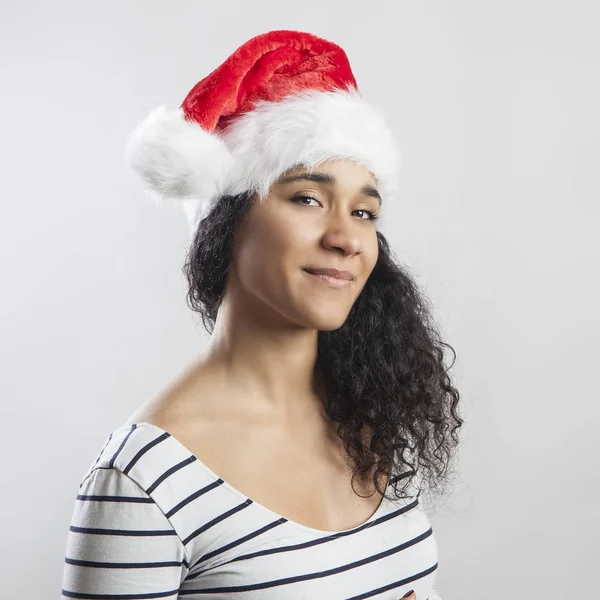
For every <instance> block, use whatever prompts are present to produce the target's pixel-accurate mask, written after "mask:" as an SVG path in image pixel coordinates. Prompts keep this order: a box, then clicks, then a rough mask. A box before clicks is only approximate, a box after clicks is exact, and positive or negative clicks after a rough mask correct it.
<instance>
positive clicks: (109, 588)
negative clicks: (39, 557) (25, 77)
mask: <svg viewBox="0 0 600 600" xmlns="http://www.w3.org/2000/svg"><path fill="white" fill-rule="evenodd" d="M128 152H129V157H130V160H131V162H132V165H133V166H134V168H135V169H136V170H137V171H138V172H139V173H140V174H141V175H142V176H143V177H144V178H145V179H146V181H147V183H148V185H149V186H150V187H151V189H152V190H153V192H154V193H155V194H158V196H159V197H160V198H163V199H171V200H173V201H176V202H180V203H181V205H182V207H183V208H184V210H185V212H186V214H187V216H188V218H189V223H190V226H191V231H192V243H191V245H190V248H189V252H188V256H187V260H186V264H185V268H184V272H185V275H186V277H187V281H188V283H189V293H188V303H189V305H190V307H191V308H192V309H193V310H194V311H197V312H198V313H199V314H200V315H201V317H202V320H203V323H204V326H205V327H206V329H207V331H208V332H209V333H210V334H211V338H210V342H209V343H208V346H207V347H206V348H205V349H204V351H203V352H201V353H200V354H199V355H198V356H197V357H196V358H195V359H194V360H193V361H192V362H191V363H190V364H189V365H188V366H186V368H185V369H183V370H182V372H181V373H180V374H179V375H178V376H177V377H176V378H175V379H174V380H173V381H172V382H170V383H169V385H167V386H166V387H165V388H164V389H163V390H161V391H160V392H159V393H158V394H157V395H156V396H155V397H154V398H152V399H151V400H150V401H148V402H147V403H145V404H144V405H142V406H140V407H139V409H138V410H137V411H136V412H135V413H134V414H133V415H132V416H131V417H130V418H129V420H128V421H126V422H125V423H124V424H123V425H121V426H120V427H118V428H117V429H115V430H114V431H112V432H111V433H110V435H109V436H108V437H107V439H106V440H105V444H104V445H103V447H102V449H101V451H100V453H99V455H98V456H97V457H96V458H95V460H94V462H93V464H92V465H91V466H90V469H89V470H88V472H87V473H86V474H85V477H84V479H83V481H82V483H81V486H80V493H79V495H78V496H77V500H76V505H75V510H74V512H73V518H72V524H71V528H70V532H69V537H68V543H67V556H66V565H65V570H64V577H63V590H62V594H63V597H65V598H112V597H114V598H139V599H141V598H184V597H185V598H190V599H192V598H198V599H200V598H203V599H204V598H214V599H228V600H229V599H240V600H242V599H243V600H255V599H261V600H271V599H286V600H296V599H301V598H302V599H308V598H310V599H315V600H316V599H319V600H320V599H324V600H332V599H338V598H339V599H342V598H344V599H350V598H353V599H358V598H377V599H381V600H396V599H398V598H404V597H409V598H412V599H414V598H417V599H418V600H427V599H429V600H434V599H439V596H438V595H437V594H436V592H435V590H434V580H435V575H436V569H437V567H438V552H437V545H436V542H435V538H434V536H433V531H432V528H431V525H430V523H429V520H428V517H427V515H426V513H425V511H424V509H423V507H422V505H421V500H422V497H421V492H422V489H423V487H424V486H425V485H427V487H428V490H429V491H432V490H434V489H440V484H441V482H442V481H445V480H447V472H448V469H447V467H448V465H449V463H450V459H451V456H452V450H453V448H454V447H455V446H456V444H457V442H458V439H457V436H456V430H457V429H459V427H460V426H461V424H462V420H461V419H460V417H459V415H458V413H457V404H458V399H459V394H458V392H457V390H456V389H455V388H454V387H452V385H451V383H450V380H449V377H448V374H447V368H446V367H445V366H444V362H443V358H444V354H443V347H444V346H447V347H450V346H448V345H447V344H445V343H443V342H442V341H440V339H439V335H438V334H437V332H436V330H435V328H434V326H433V324H432V320H431V317H430V315H429V314H428V311H427V306H426V301H425V299H424V297H423V296H422V295H420V293H419V291H418V289H417V287H416V285H415V283H414V282H413V281H412V280H411V278H410V276H409V275H408V273H407V272H406V271H405V270H404V269H403V268H402V267H401V266H399V265H398V264H397V263H396V262H395V261H394V260H393V257H392V253H391V251H390V249H389V247H388V245H387V242H386V240H385V238H384V237H383V235H382V234H381V233H380V232H379V231H378V229H377V223H378V219H379V218H380V217H381V214H382V211H383V210H384V207H387V206H389V205H390V204H391V203H392V202H393V201H394V195H395V192H396V189H397V188H396V186H397V170H398V159H399V154H398V152H397V150H396V147H395V144H394V141H393V137H392V135H391V134H390V132H389V130H388V129H387V127H386V125H385V123H384V121H383V119H382V117H381V116H380V115H379V113H378V112H377V111H376V110H375V109H373V108H372V107H370V106H369V105H368V104H367V103H366V102H365V101H364V100H363V99H362V98H361V96H360V95H359V93H358V90H357V86H356V81H355V80H354V77H353V75H352V71H351V69H350V66H349V64H348V60H347V58H346V55H345V53H344V52H343V50H342V49H341V48H340V47H339V46H337V45H335V44H333V43H331V42H328V41H327V40H323V39H321V38H318V37H316V36H314V35H311V34H308V33H303V32H296V31H272V32H269V33H266V34H262V35H259V36H257V37H255V38H252V39H251V40H249V41H248V42H246V43H245V44H244V45H243V46H241V47H240V48H238V49H237V50H236V51H235V52H234V53H233V54H232V55H231V56H230V57H229V58H228V59H227V60H226V61H225V62H224V63H223V64H222V65H221V66H220V67H219V68H218V69H216V70H215V71H213V73H211V74H210V75H209V76H208V77H206V78H204V79H203V80H202V81H200V82H199V83H198V84H196V86H194V88H193V89H192V90H191V91H190V92H189V94H188V95H187V97H186V99H185V100H184V102H183V104H182V106H181V107H180V109H179V110H178V111H175V112H169V111H167V110H166V109H165V108H164V107H160V108H159V109H157V110H155V111H153V112H152V113H151V114H150V116H149V117H148V118H147V119H146V120H145V121H144V122H143V123H141V124H140V126H138V128H137V129H136V130H135V132H134V133H133V134H132V137H131V139H130V141H129V145H128ZM450 348H451V347H450Z"/></svg>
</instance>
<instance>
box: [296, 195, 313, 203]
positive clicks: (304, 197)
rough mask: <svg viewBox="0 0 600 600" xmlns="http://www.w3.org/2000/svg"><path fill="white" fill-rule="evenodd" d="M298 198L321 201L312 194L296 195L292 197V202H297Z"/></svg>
mask: <svg viewBox="0 0 600 600" xmlns="http://www.w3.org/2000/svg"><path fill="white" fill-rule="evenodd" d="M298 200H314V201H315V202H319V201H318V200H317V199H316V198H313V197H312V196H294V197H293V198H292V202H297V201H298Z"/></svg>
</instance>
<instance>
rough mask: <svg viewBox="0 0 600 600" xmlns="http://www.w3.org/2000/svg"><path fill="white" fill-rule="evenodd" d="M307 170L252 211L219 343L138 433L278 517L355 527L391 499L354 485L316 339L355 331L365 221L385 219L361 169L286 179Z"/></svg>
mask: <svg viewBox="0 0 600 600" xmlns="http://www.w3.org/2000/svg"><path fill="white" fill-rule="evenodd" d="M302 172H306V171H304V170H303V169H301V168H297V169H293V170H290V171H288V172H286V173H283V174H282V176H281V177H280V179H279V180H278V181H276V182H275V183H274V184H273V185H272V186H271V188H270V191H269V194H268V196H267V198H266V199H264V200H263V201H262V202H259V201H255V202H253V204H252V206H251V207H250V208H249V210H248V212H247V214H246V215H245V217H244V219H243V221H242V223H241V224H240V228H239V229H238V231H237V233H236V238H235V244H234V249H233V259H232V265H231V268H230V270H229V273H228V281H227V287H226V293H225V297H224V300H223V303H222V305H221V306H220V308H219V313H218V316H217V320H216V324H215V328H214V332H213V334H212V336H211V338H210V342H209V344H208V345H207V347H206V348H205V350H204V351H203V352H202V354H201V355H199V356H198V357H196V358H195V360H193V361H192V362H191V363H190V364H189V365H188V366H187V367H186V368H185V369H184V370H183V371H182V372H181V373H180V374H179V375H178V376H177V377H175V378H174V379H173V381H172V382H171V383H170V384H169V385H168V386H167V387H166V388H165V389H163V390H162V391H161V392H160V393H159V394H158V395H157V396H156V397H155V398H153V399H151V400H150V401H149V402H147V403H146V404H145V405H143V406H142V407H141V408H140V409H139V410H138V411H137V412H136V413H134V414H133V415H132V416H131V417H130V419H129V420H128V421H127V423H128V424H131V423H134V422H140V421H145V422H149V423H154V424H156V425H158V426H159V427H162V428H163V429H165V430H167V431H169V432H170V433H171V434H172V435H174V436H175V437H176V438H177V439H179V440H180V441H182V442H183V443H184V445H185V446H186V447H188V448H189V449H190V450H191V451H192V452H193V453H194V454H196V455H197V456H201V457H202V459H203V461H204V462H205V463H207V464H208V465H209V466H210V467H211V468H212V470H213V471H215V472H216V473H218V474H219V475H220V476H221V477H222V478H223V479H224V480H225V481H228V482H229V483H230V484H232V485H233V486H234V487H236V488H237V489H239V490H240V491H242V492H243V493H245V494H246V495H247V496H249V497H251V498H254V500H255V501H257V502H259V503H262V504H265V505H266V506H268V507H269V508H271V509H272V510H275V511H276V512H278V513H279V514H283V515H285V516H286V517H288V518H290V519H292V520H294V521H297V522H299V523H304V524H307V525H308V526H312V527H316V528H320V529H331V530H334V529H346V528H350V527H354V526H358V525H360V524H362V523H363V522H364V521H366V520H367V518H369V517H370V516H371V515H372V514H373V513H374V512H375V510H376V509H377V507H378V506H379V504H380V501H381V496H380V495H379V494H373V495H372V497H369V498H360V497H359V496H357V495H356V493H355V491H354V490H352V487H351V485H350V480H351V469H350V465H349V463H348V461H347V457H346V455H345V452H344V451H343V449H342V445H341V442H340V440H339V438H338V436H337V434H336V432H335V424H334V423H332V422H331V421H330V420H329V419H328V418H327V416H326V415H325V413H324V410H323V408H322V406H323V396H322V391H321V390H319V389H318V386H317V384H316V381H315V377H314V366H315V361H316V352H317V335H318V331H319V330H334V329H337V328H338V327H340V326H341V325H342V324H343V323H344V321H345V319H346V318H347V316H348V313H349V312H350V309H351V308H352V305H353V304H354V302H355V301H356V299H357V297H358V296H359V294H360V292H361V290H362V289H363V287H364V285H365V283H366V281H367V279H368V277H369V275H370V274H371V272H372V270H373V268H374V266H375V264H376V261H377V256H378V244H377V235H376V225H375V223H376V222H375V221H374V220H371V219H370V215H369V214H368V213H367V212H365V211H366V210H369V211H372V212H373V213H374V214H377V213H378V212H379V210H380V201H379V199H378V198H377V197H375V196H376V194H374V193H373V190H375V191H376V189H377V182H376V180H375V179H374V177H373V175H372V174H371V173H370V172H369V171H368V170H367V169H366V168H365V167H363V166H362V165H359V164H357V163H354V162H353V161H349V160H332V161H328V162H326V163H322V164H321V165H319V166H318V167H315V168H314V169H313V173H324V174H328V175H330V176H331V177H333V178H334V183H322V182H314V181H307V180H299V181H295V182H287V183H285V182H283V181H282V178H283V177H286V176H292V175H298V174H300V173H302ZM365 185H368V186H370V189H371V193H365V191H364V189H363V188H364V186H365ZM301 196H310V197H311V198H310V199H308V198H300V197H301ZM294 198H297V200H294ZM256 200H257V199H256ZM309 265H310V266H316V267H334V268H337V269H346V270H348V271H351V272H352V273H353V274H354V275H355V279H354V280H353V281H352V284H351V286H350V287H347V288H340V289H337V288H333V287H330V286H329V285H327V284H325V283H323V282H321V281H320V280H318V279H316V278H315V277H314V276H312V275H309V274H307V273H306V272H304V271H303V270H302V268H303V267H306V266H309ZM382 483H383V485H385V483H386V480H385V479H384V480H383V481H382ZM355 487H356V485H355ZM358 488H359V489H360V486H358ZM298 490H302V492H298ZM363 491H364V493H366V494H369V493H373V491H374V490H373V487H370V488H369V487H366V488H363ZM323 524H327V525H323Z"/></svg>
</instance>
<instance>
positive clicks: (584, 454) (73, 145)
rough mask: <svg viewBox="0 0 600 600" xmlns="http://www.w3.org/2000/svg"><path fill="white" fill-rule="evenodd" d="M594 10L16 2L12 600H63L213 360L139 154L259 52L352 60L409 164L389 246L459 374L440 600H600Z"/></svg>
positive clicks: (7, 522) (543, 4) (7, 331)
mask: <svg viewBox="0 0 600 600" xmlns="http://www.w3.org/2000/svg"><path fill="white" fill-rule="evenodd" d="M599 6H600V5H599V4H598V3H597V2H592V1H589V2H583V1H572V2H568V3H567V2H557V1H541V0H540V1H538V2H534V1H532V0H519V1H515V0H513V1H507V0H503V1H499V0H495V1H487V2H481V1H476V0H454V1H453V2H450V1H448V2H443V1H441V0H436V1H430V2H407V1H392V0H388V1H387V2H378V1H374V0H372V1H370V2H358V1H349V0H337V1H333V0H329V1H324V0H321V1H318V2H314V1H311V0H305V1H303V2H290V1H283V0H279V1H277V2H275V1H272V2H267V1H265V0H263V1H256V0H254V1H252V2H249V1H242V0H236V1H233V0H229V1H228V2H200V1H197V2H191V1H186V2H182V1H174V2H167V1H166V0H165V1H163V2H157V1H144V2H141V1H138V2H132V1H123V0H121V1H119V2H116V1H115V0H111V1H107V0H104V1H103V2H95V3H91V2H66V1H63V2H41V1H39V0H38V1H31V2H2V3H1V14H0V44H1V53H0V61H1V67H2V73H1V75H2V76H1V78H0V102H1V103H2V110H1V111H0V127H1V142H0V143H1V164H2V194H1V203H2V204H1V213H0V214H1V219H0V244H1V248H0V250H1V252H0V256H1V260H2V265H1V268H2V278H1V283H2V294H0V307H1V315H2V320H1V324H2V331H1V336H0V358H1V360H2V375H1V381H0V398H1V399H2V409H1V410H2V412H1V414H0V418H1V419H2V435H1V436H0V444H1V448H0V451H1V452H2V463H3V474H2V478H1V484H0V485H2V495H1V502H2V522H3V523H2V536H1V538H0V551H1V556H2V561H0V569H1V571H2V572H1V573H0V575H1V579H2V596H3V597H6V598H34V597H35V598H39V599H42V598H44V599H45V598H56V597H58V596H59V595H60V588H61V578H62V568H63V560H64V551H65V543H66V536H67V531H68V525H69V520H70V516H71V512H72V509H73V507H74V499H75V496H76V494H77V491H78V484H79V481H80V479H81V477H82V475H83V473H84V471H85V470H86V469H87V467H88V466H89V465H90V464H91V462H92V460H93V458H94V457H95V455H96V453H97V452H98V451H99V450H100V446H101V443H102V442H103V440H104V439H105V437H106V436H107V435H108V432H109V431H111V430H112V429H113V428H115V427H117V426H119V425H120V424H121V423H122V422H123V421H124V420H125V419H126V418H127V417H128V416H129V415H130V414H131V413H132V412H133V411H134V410H135V409H136V408H137V407H138V406H139V405H140V404H141V403H142V402H143V401H144V400H146V399H147V398H148V397H149V396H151V395H152V394H154V393H155V392H156V391H157V390H158V389H159V388H160V387H162V386H163V385H164V384H165V383H166V382H167V381H168V380H169V379H170V378H171V377H172V376H173V375H174V374H175V373H176V372H178V371H179V369H180V368H182V367H183V365H184V364H185V363H186V362H187V361H188V360H189V359H190V358H191V357H192V356H193V355H194V354H196V353H197V352H198V351H199V349H200V348H201V347H202V346H203V344H205V342H206V339H207V334H205V333H204V332H203V330H202V328H201V326H200V325H199V324H198V321H196V320H195V319H194V317H193V315H192V313H190V312H189V310H188V309H187V308H186V306H185V302H184V293H185V286H184V280H183V277H182V275H181V266H182V262H183V259H184V253H185V247H186V244H187V242H188V237H187V235H188V234H187V224H186V222H185V220H184V217H183V214H182V213H180V212H179V211H177V210H174V209H171V208H168V207H164V208H160V207H156V206H154V205H153V204H152V202H151V201H150V200H148V199H147V197H145V196H144V193H143V191H142V187H141V185H140V184H139V182H138V180H137V179H136V176H135V174H133V173H132V172H130V171H129V170H128V169H127V167H126V166H125V165H124V159H123V145H124V141H125V138H126V136H127V134H128V133H129V132H130V131H131V130H132V129H133V127H134V126H135V125H136V124H137V123H138V122H139V121H140V120H141V119H142V118H144V117H145V116H146V114H147V113H148V112H149V110H150V109H152V108H154V107H155V106H157V105H159V104H163V103H164V104H167V105H169V107H171V108H174V107H176V106H178V105H179V103H180V102H181V101H182V100H183V98H184V96H185V94H186V93H187V91H188V90H189V89H190V88H191V87H192V86H193V85H194V84H195V83H196V82H197V81H198V80H200V79H201V78H202V77H204V76H205V75H207V74H208V73H209V72H210V71H212V70H213V69H214V68H215V67H217V66H218V65H219V64H220V63H221V62H222V61H223V60H224V59H225V58H226V57H227V56H228V55H229V54H230V53H231V52H233V50H235V48H237V46H239V45H240V44H241V43H243V42H244V41H246V40H247V39H248V38H250V37H252V36H254V35H256V34H258V33H262V32H265V31H268V30H271V29H299V30H306V31H310V32H313V33H315V34H317V35H321V36H323V37H326V38H328V39H331V40H332V41H335V42H337V43H339V44H340V45H341V46H342V47H344V48H345V50H346V52H347V54H348V55H349V58H350V61H351V64H352V67H353V69H354V72H355V75H356V77H357V80H358V82H359V86H360V87H361V89H362V91H363V94H364V96H365V97H366V98H367V99H369V100H371V101H372V102H373V103H375V104H377V105H378V106H379V107H380V108H381V110H382V111H383V112H385V113H386V115H387V116H388V120H389V123H390V126H391V127H392V128H393V129H394V132H395V133H396V135H397V137H398V140H399V143H400V144H401V148H402V150H403V153H404V156H405V161H404V166H403V182H402V194H401V198H400V200H399V201H398V202H397V204H396V206H395V207H394V208H393V209H391V210H390V211H389V212H388V213H387V216H386V220H385V222H384V223H383V224H382V228H383V231H384V233H386V234H387V236H388V238H389V240H390V242H391V244H392V246H393V248H394V250H395V251H396V253H397V255H398V256H399V257H400V259H401V260H402V261H403V262H404V263H405V264H407V265H409V266H410V268H411V269H412V271H413V272H414V273H415V276H416V277H417V280H418V282H419V283H420V284H421V285H422V286H423V287H424V289H425V290H426V292H427V294H428V295H429V296H430V298H431V299H432V301H433V303H434V305H435V310H436V317H437V320H438V322H439V323H440V326H441V328H442V331H443V334H444V338H445V339H446V340H447V341H448V342H449V343H451V344H452V345H453V346H454V348H455V349H456V351H457V353H458V360H457V364H456V366H455V368H454V370H453V373H454V377H455V383H456V385H457V386H458V387H459V389H460V391H461V394H462V414H463V417H464V418H465V419H466V425H465V426H464V428H463V433H462V445H461V450H460V455H459V463H458V467H457V469H458V473H457V476H456V483H455V484H454V488H453V493H452V495H451V496H450V497H449V498H448V499H447V500H446V502H445V503H444V504H443V505H442V506H441V507H439V508H438V509H437V510H436V511H435V512H434V513H433V514H432V515H431V516H430V518H431V521H432V525H433V527H434V530H435V532H436V536H437V541H438V545H439V551H440V566H439V570H438V576H437V587H438V589H439V593H440V595H441V596H442V598H443V599H444V600H483V599H485V600H500V599H501V598H502V599H504V598H523V599H535V600H538V599H544V600H546V599H550V598H557V599H558V598H592V597H597V595H598V594H599V593H600V592H599V591H598V585H597V583H596V577H595V572H594V570H595V567H596V565H595V563H596V561H597V559H598V535H599V533H600V531H599V527H598V525H599V520H600V507H599V502H598V497H599V493H600V489H599V488H600V486H599V483H598V466H597V465H598V458H599V455H600V453H599V452H598V450H599V449H598V442H597V438H598V433H597V431H598V417H599V416H600V415H599V413H600V409H599V407H598V405H599V403H598V400H599V395H598V392H597V384H593V378H594V377H595V375H596V374H597V371H596V369H597V365H598V358H599V357H598V350H597V344H598V334H599V329H600V328H599V316H598V306H599V304H600V303H599V297H598V296H599V294H598V291H599V288H600V281H599V279H600V269H599V261H598V258H599V254H600V250H599V243H598V231H600V218H599V208H598V202H599V197H600V194H599V191H600V190H599V184H598V162H599V159H600V143H599V137H600V121H599V119H598V107H599V106H600V85H599V81H598V78H597V73H598V68H599V59H600V37H599V36H598V23H599V22H600V8H599Z"/></svg>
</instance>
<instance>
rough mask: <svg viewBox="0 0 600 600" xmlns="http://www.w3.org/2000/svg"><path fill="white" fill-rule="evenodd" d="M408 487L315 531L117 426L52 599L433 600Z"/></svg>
mask: <svg viewBox="0 0 600 600" xmlns="http://www.w3.org/2000/svg"><path fill="white" fill-rule="evenodd" d="M392 482H393V479H390V482H389V486H388V490H389V487H390V486H391V483H392ZM413 489H414V491H415V492H416V493H414V494H412V495H411V498H410V499H407V500H397V499H395V498H394V494H393V490H391V491H390V493H389V495H390V497H391V498H392V499H389V498H388V494H387V493H386V496H385V497H384V498H383V499H382V502H381V503H380V505H379V508H378V509H377V510H376V512H375V513H374V514H373V515H372V516H371V517H370V518H369V519H368V520H367V521H366V522H365V523H363V524H362V525H360V526H358V527H353V528H352V529H347V530H344V531H335V532H332V531H321V530H319V529H313V528H312V527H307V526H304V525H301V524H300V523H296V522H294V521H290V520H289V519H286V518H285V517H283V516H281V515H279V514H277V513H275V512H273V511H271V510H269V509H268V508H266V507H265V506H263V505H261V504H259V503H258V502H255V501H253V500H252V499H251V498H248V497H247V496H245V495H244V494H242V493H241V492H240V491H239V490H237V489H235V488H234V487H232V486H231V485H229V484H228V483H227V482H226V481H223V479H221V478H220V477H219V476H218V475H217V474H216V473H214V472H213V471H211V470H210V469H209V468H208V467H207V466H206V465H205V464H204V463H202V461H201V460H200V459H199V458H198V457H197V456H195V455H194V454H192V453H191V452H190V451H189V450H188V449H187V448H186V447H185V446H184V445H183V444H182V443H181V442H179V441H178V440H177V439H176V438H175V437H173V436H172V435H170V434H169V433H168V432H167V431H165V430H163V429H161V428H159V427H157V426H156V425H152V424H150V423H135V424H133V425H127V426H123V427H121V428H119V429H116V430H114V431H113V432H112V433H110V435H109V436H108V437H107V438H106V440H105V442H104V444H103V447H102V450H101V451H100V453H99V454H98V456H97V457H96V458H95V460H94V462H93V464H92V465H91V466H90V468H89V469H88V470H87V472H86V474H85V476H84V478H83V480H82V482H81V484H80V486H79V495H78V496H77V498H76V500H75V507H74V510H73V515H72V519H71V525H70V528H69V532H68V537H67V545H66V557H65V565H64V571H63V582H62V596H61V597H62V598H89V599H100V598H102V599H115V600H117V599H128V600H134V599H146V598H170V599H176V598H184V599H187V600H194V599H198V600H209V599H210V600H213V599H214V600H259V599H260V600H281V599H282V598H285V600H300V599H303V600H305V599H310V600H335V599H345V600H358V599H361V598H375V599H377V600H398V599H399V598H402V596H404V595H405V594H406V593H407V592H408V591H409V590H414V591H415V593H416V595H417V600H441V599H440V597H439V596H438V595H437V594H436V592H435V591H434V580H435V575H436V569H437V566H438V564H437V545H436V542H435V538H434V535H433V531H432V528H431V525H430V523H429V521H428V518H427V516H426V514H425V512H424V511H423V509H422V507H421V505H420V504H419V494H420V492H419V491H418V489H417V488H416V487H414V488H413Z"/></svg>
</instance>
